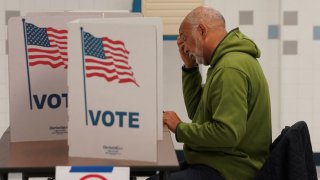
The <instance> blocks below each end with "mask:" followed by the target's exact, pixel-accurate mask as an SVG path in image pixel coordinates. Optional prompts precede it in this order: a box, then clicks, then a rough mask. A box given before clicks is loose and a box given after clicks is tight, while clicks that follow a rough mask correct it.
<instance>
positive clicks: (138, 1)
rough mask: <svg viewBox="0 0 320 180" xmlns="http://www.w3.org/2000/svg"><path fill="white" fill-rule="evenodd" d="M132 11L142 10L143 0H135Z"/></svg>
mask: <svg viewBox="0 0 320 180" xmlns="http://www.w3.org/2000/svg"><path fill="white" fill-rule="evenodd" d="M132 12H141V0H133V3H132Z"/></svg>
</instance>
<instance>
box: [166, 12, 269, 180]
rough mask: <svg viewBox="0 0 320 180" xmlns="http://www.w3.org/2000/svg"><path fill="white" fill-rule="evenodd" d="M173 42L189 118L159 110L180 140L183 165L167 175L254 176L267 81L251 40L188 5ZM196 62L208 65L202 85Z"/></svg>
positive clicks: (264, 126)
mask: <svg viewBox="0 0 320 180" xmlns="http://www.w3.org/2000/svg"><path fill="white" fill-rule="evenodd" d="M179 34H180V35H179V38H178V41H177V43H178V46H179V51H180V55H181V58H182V60H183V62H184V65H183V67H182V79H183V94H184V100H185V105H186V108H187V112H188V116H189V118H190V119H191V120H192V123H186V122H182V121H181V120H180V118H179V117H178V116H177V115H176V113H175V112H164V123H165V124H166V125H167V126H168V127H169V129H170V130H171V131H172V132H173V133H175V136H176V139H177V141H178V142H183V143H184V155H185V159H186V162H187V166H186V167H184V168H183V169H182V170H180V171H178V172H173V173H171V174H169V177H168V178H169V179H170V180H172V179H174V180H175V179H195V180H196V179H197V180H199V179H205V180H209V179H213V180H216V179H227V180H250V179H254V177H255V176H256V174H257V171H258V170H259V169H260V168H261V166H262V165H263V163H264V161H265V159H266V158H267V156H268V153H269V151H268V149H269V145H270V144H271V112H270V100H269V99H270V98H269V90H268V84H267V81H266V79H265V76H264V74H263V71H262V69H261V67H260V65H259V62H258V61H257V60H256V58H259V57H260V51H259V49H258V47H257V46H256V44H255V43H254V42H253V41H252V40H250V39H249V38H248V37H246V36H245V35H244V34H242V33H241V32H240V31H239V29H238V28H237V29H234V30H232V31H230V32H229V33H227V31H226V29H225V21H224V18H223V16H222V15H221V14H220V13H219V12H218V11H216V10H214V9H212V8H206V7H198V8H196V9H194V10H193V11H192V12H191V13H190V14H188V15H187V16H186V18H185V19H184V20H183V22H182V23H181V26H180V29H179ZM198 64H203V65H208V66H209V69H208V72H207V79H206V83H205V85H204V86H202V85H201V82H202V79H201V75H200V72H199V68H198Z"/></svg>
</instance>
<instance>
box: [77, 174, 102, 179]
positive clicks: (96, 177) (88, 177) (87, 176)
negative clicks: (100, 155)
mask: <svg viewBox="0 0 320 180" xmlns="http://www.w3.org/2000/svg"><path fill="white" fill-rule="evenodd" d="M80 180H108V179H107V178H105V177H103V176H101V175H99V174H87V175H85V176H83V177H82V178H80Z"/></svg>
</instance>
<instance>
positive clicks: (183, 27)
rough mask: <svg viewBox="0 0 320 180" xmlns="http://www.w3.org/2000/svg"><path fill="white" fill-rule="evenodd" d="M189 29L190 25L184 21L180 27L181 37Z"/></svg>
mask: <svg viewBox="0 0 320 180" xmlns="http://www.w3.org/2000/svg"><path fill="white" fill-rule="evenodd" d="M188 28H190V27H189V26H188V23H186V22H185V21H183V22H182V23H181V25H180V28H179V35H180V36H181V35H182V34H183V33H184V32H185V31H186V30H187V29H188Z"/></svg>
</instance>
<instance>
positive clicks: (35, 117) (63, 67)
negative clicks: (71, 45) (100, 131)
mask: <svg viewBox="0 0 320 180" xmlns="http://www.w3.org/2000/svg"><path fill="white" fill-rule="evenodd" d="M29 14H30V15H28V16H26V17H15V18H11V19H10V20H9V24H8V42H9V104H10V128H11V141H12V142H20V141H42V140H60V139H66V138H67V132H68V127H67V122H68V113H67V110H68V104H69V98H68V88H67V71H68V61H69V58H68V36H69V33H68V30H67V26H66V24H67V22H70V21H72V20H75V19H78V18H107V17H108V16H110V17H118V16H119V17H124V16H131V15H132V16H141V15H139V14H131V13H124V12H110V13H108V12H63V13H34V14H32V13H29Z"/></svg>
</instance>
